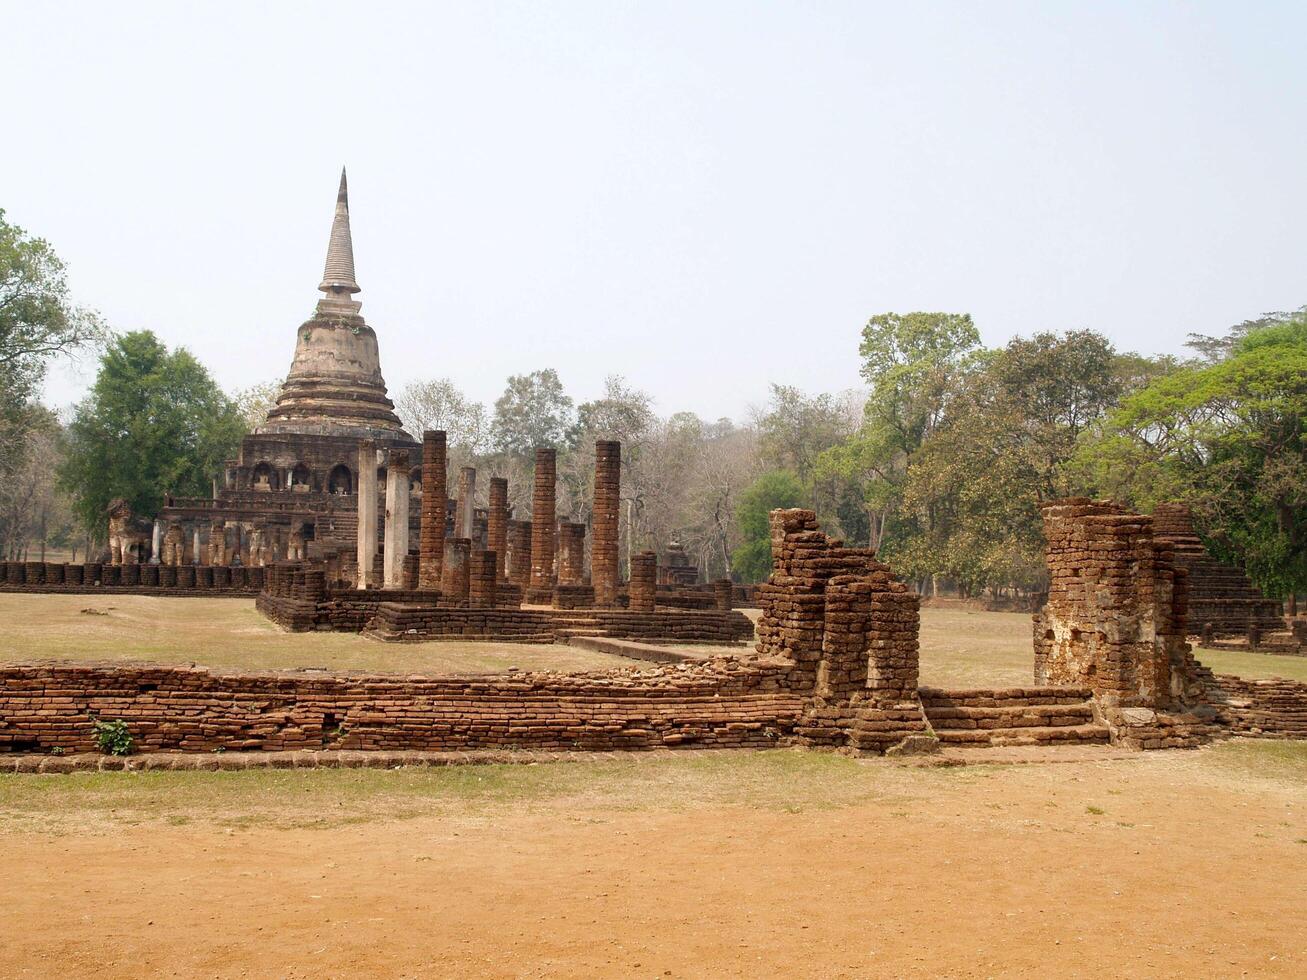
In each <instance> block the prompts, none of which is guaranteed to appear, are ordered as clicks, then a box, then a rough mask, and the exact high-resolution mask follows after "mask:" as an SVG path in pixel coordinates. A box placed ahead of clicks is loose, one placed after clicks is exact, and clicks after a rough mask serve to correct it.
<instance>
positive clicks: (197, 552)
mask: <svg viewBox="0 0 1307 980" xmlns="http://www.w3.org/2000/svg"><path fill="white" fill-rule="evenodd" d="M191 537H192V538H193V540H192V541H191V562H192V563H193V564H196V565H199V564H201V562H200V559H201V558H202V557H203V556H204V551H203V548H202V546H201V544H200V526H199V525H198V524H196V525H195V530H193V531H192V532H191Z"/></svg>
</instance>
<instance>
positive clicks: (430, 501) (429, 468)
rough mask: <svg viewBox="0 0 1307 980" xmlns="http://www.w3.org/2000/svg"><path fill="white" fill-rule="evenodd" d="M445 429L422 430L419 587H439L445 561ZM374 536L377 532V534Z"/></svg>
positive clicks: (447, 490)
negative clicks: (442, 430)
mask: <svg viewBox="0 0 1307 980" xmlns="http://www.w3.org/2000/svg"><path fill="white" fill-rule="evenodd" d="M446 458H447V457H446V452H445V433H443V432H441V431H439V430H435V431H433V430H431V429H428V430H427V431H426V432H424V433H422V509H421V523H420V530H419V531H418V552H419V560H418V588H419V589H428V590H432V591H434V590H436V589H439V588H440V572H441V568H442V566H443V565H444V562H445V500H446V498H447V497H448V496H449V489H448V487H447V485H446V480H447V476H446V472H445V466H446ZM374 537H375V534H374Z"/></svg>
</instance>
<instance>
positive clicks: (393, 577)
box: [383, 449, 408, 589]
mask: <svg viewBox="0 0 1307 980" xmlns="http://www.w3.org/2000/svg"><path fill="white" fill-rule="evenodd" d="M385 535H386V537H385V551H386V553H385V575H384V581H383V584H384V585H385V587H386V588H387V589H402V588H403V587H404V556H405V555H407V554H408V450H407V449H391V450H389V451H388V452H387V453H386V532H385Z"/></svg>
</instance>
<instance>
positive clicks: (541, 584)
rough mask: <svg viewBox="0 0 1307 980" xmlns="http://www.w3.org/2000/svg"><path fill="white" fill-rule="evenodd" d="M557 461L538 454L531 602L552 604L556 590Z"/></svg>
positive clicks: (550, 455)
mask: <svg viewBox="0 0 1307 980" xmlns="http://www.w3.org/2000/svg"><path fill="white" fill-rule="evenodd" d="M557 482H558V460H557V454H556V453H555V451H554V450H552V449H546V448H541V449H537V450H536V464H535V486H534V488H533V492H532V495H531V585H530V589H529V590H528V592H527V601H528V602H541V603H544V602H549V601H550V599H551V597H552V594H553V587H554V551H555V548H556V547H557V545H556V542H555V540H554V534H555V530H556V522H557V519H558V518H557V516H556V510H557V500H556V494H557V487H556V484H557Z"/></svg>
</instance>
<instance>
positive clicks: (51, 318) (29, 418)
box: [0, 210, 104, 474]
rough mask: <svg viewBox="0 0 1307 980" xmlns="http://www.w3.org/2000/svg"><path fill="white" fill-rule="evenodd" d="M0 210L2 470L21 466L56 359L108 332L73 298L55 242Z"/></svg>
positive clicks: (92, 314)
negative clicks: (38, 396) (40, 391)
mask: <svg viewBox="0 0 1307 980" xmlns="http://www.w3.org/2000/svg"><path fill="white" fill-rule="evenodd" d="M4 214H5V213H4V211H3V210H0V474H4V473H5V472H6V470H7V469H8V468H9V467H10V466H13V465H18V459H17V456H18V455H20V454H21V446H22V444H23V442H24V439H25V433H26V431H27V429H28V428H29V427H30V426H33V425H37V426H39V425H40V424H41V419H40V418H39V412H36V411H35V409H34V408H33V406H31V405H29V402H30V401H31V399H32V397H33V395H34V394H35V393H36V390H37V386H38V385H39V384H40V383H41V379H42V377H44V375H45V369H46V366H47V364H48V363H49V361H50V359H51V358H52V357H56V356H58V355H67V354H72V353H75V352H76V351H78V350H80V349H82V348H84V347H86V346H88V345H90V344H92V343H94V342H95V341H97V340H99V339H100V338H101V337H102V336H103V335H104V328H103V326H102V324H101V323H100V320H99V318H98V317H97V316H96V315H95V314H94V313H92V312H90V311H88V310H85V309H82V308H81V307H79V306H77V305H75V304H74V303H73V301H72V298H71V296H70V293H69V290H68V277H67V274H66V272H65V269H64V264H63V262H61V261H60V260H59V257H58V256H57V255H56V254H55V252H54V249H53V248H51V247H50V244H49V243H48V242H46V241H45V240H44V239H41V238H33V237H32V236H31V235H29V234H28V233H27V232H25V231H24V230H23V229H22V228H19V227H18V226H17V225H12V224H10V223H9V222H8V221H6V220H5V216H4Z"/></svg>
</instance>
